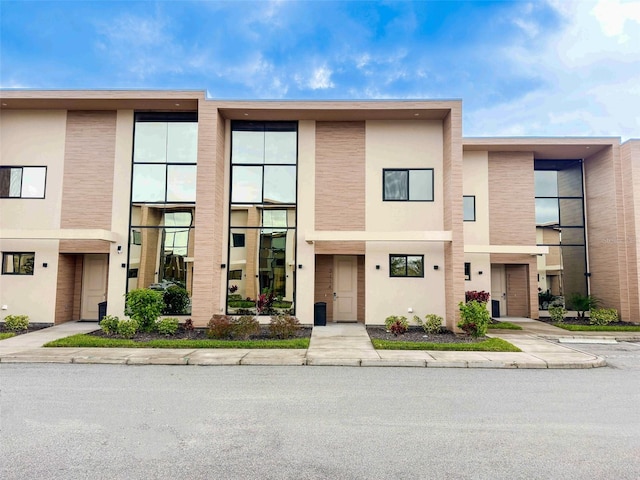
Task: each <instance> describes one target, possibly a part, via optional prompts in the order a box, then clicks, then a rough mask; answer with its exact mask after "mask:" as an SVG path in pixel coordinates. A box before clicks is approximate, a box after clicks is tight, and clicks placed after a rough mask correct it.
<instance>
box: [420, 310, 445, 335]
mask: <svg viewBox="0 0 640 480" xmlns="http://www.w3.org/2000/svg"><path fill="white" fill-rule="evenodd" d="M424 318H425V320H424V321H422V319H421V318H420V317H418V316H417V315H416V316H414V317H413V319H414V320H415V321H416V323H417V324H418V325H420V326H421V327H422V329H423V330H424V333H426V334H427V335H432V334H435V333H439V332H440V330H441V329H442V322H443V320H444V319H443V318H442V317H441V316H440V315H436V314H435V313H429V314H427V315H426V316H425V317H424Z"/></svg>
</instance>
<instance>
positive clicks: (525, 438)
mask: <svg viewBox="0 0 640 480" xmlns="http://www.w3.org/2000/svg"><path fill="white" fill-rule="evenodd" d="M613 347H618V346H613ZM613 347H611V346H606V347H603V346H599V345H598V346H593V345H590V346H589V350H592V351H593V349H594V348H595V349H600V348H605V349H609V350H607V352H609V353H611V354H612V355H613V354H615V355H619V356H620V355H622V356H623V357H624V360H620V361H618V360H617V359H616V362H618V364H617V365H615V367H614V368H599V369H589V370H556V371H551V370H484V369H476V370H473V369H429V368H426V369H425V368H349V367H309V366H306V367H249V366H240V367H238V366H236V367H185V366H145V367H134V366H122V365H113V366H111V365H53V364H49V365H43V364H14V365H9V364H2V365H1V366H0V421H1V423H0V427H1V429H0V478H2V479H4V480H10V479H20V480H23V479H65V480H66V479H155V478H162V479H165V478H167V479H174V478H175V479H182V478H189V479H205V478H206V479H387V478H388V479H413V478H416V479H418V478H419V479H425V478H438V479H440V478H447V479H448V478H451V479H466V478H469V479H471V478H473V479H475V478H479V479H485V478H486V479H519V478H522V479H533V478H535V479H547V478H548V479H585V478H588V479H634V480H636V479H637V478H640V408H639V407H640V405H639V401H640V347H636V346H632V345H627V346H626V348H629V349H631V350H629V351H627V352H626V353H624V352H623V353H621V351H616V350H612V348H613ZM585 349H586V348H585ZM634 349H635V350H634ZM634 351H636V352H637V354H635V356H634ZM616 362H614V363H616Z"/></svg>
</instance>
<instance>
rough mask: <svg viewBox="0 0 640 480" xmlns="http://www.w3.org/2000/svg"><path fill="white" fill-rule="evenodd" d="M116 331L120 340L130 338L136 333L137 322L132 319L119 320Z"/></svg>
mask: <svg viewBox="0 0 640 480" xmlns="http://www.w3.org/2000/svg"><path fill="white" fill-rule="evenodd" d="M116 331H117V332H118V335H120V336H121V337H122V338H131V337H133V336H134V335H135V334H136V333H137V331H138V322H137V321H135V320H133V319H131V320H120V321H119V322H118V327H117V328H116Z"/></svg>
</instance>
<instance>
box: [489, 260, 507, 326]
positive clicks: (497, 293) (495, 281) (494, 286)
mask: <svg viewBox="0 0 640 480" xmlns="http://www.w3.org/2000/svg"><path fill="white" fill-rule="evenodd" d="M491 300H498V302H499V303H500V315H501V316H504V315H506V314H507V280H506V276H505V270H504V265H498V264H495V265H491Z"/></svg>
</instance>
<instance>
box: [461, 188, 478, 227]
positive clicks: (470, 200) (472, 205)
mask: <svg viewBox="0 0 640 480" xmlns="http://www.w3.org/2000/svg"><path fill="white" fill-rule="evenodd" d="M462 215H463V220H464V221H465V222H475V221H476V196H475V195H465V196H464V197H462Z"/></svg>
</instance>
